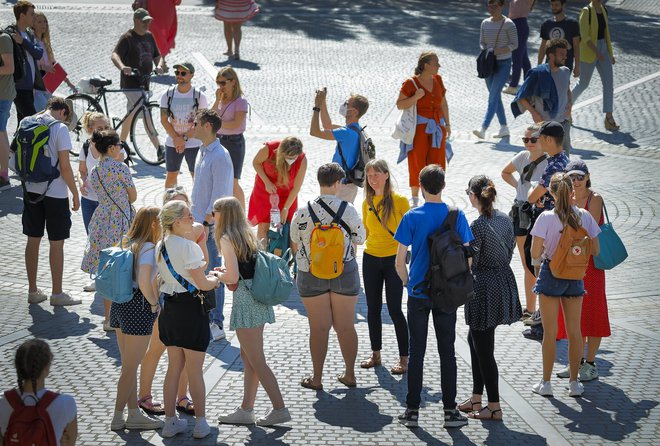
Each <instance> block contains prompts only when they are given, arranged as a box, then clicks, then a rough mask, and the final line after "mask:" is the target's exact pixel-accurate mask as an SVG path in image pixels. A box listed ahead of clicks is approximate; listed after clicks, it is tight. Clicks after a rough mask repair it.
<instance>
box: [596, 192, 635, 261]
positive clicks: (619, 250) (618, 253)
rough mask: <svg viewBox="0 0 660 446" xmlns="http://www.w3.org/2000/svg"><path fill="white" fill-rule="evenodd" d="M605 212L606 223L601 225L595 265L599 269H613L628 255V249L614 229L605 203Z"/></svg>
mask: <svg viewBox="0 0 660 446" xmlns="http://www.w3.org/2000/svg"><path fill="white" fill-rule="evenodd" d="M603 212H605V220H606V221H607V222H606V223H603V224H602V225H601V227H600V231H601V232H600V234H598V244H599V245H600V252H599V253H598V255H597V256H594V266H595V267H596V268H598V269H603V270H607V269H612V268H614V267H615V266H617V265H618V264H620V263H621V262H623V261H624V260H626V258H627V257H628V251H626V247H625V246H624V245H623V242H622V241H621V238H620V237H619V235H618V234H617V233H616V231H615V230H614V227H613V226H612V223H610V217H609V215H607V207H605V203H603Z"/></svg>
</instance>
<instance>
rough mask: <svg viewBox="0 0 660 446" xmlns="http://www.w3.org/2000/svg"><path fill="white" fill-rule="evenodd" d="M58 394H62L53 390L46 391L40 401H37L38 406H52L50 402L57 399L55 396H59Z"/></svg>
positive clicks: (42, 407)
mask: <svg viewBox="0 0 660 446" xmlns="http://www.w3.org/2000/svg"><path fill="white" fill-rule="evenodd" d="M58 396H60V394H59V393H57V392H51V391H50V390H48V391H46V393H45V394H44V396H42V397H41V399H40V400H39V402H38V403H37V407H38V408H39V409H43V410H46V409H48V406H50V404H51V403H52V402H53V401H55V398H57V397H58Z"/></svg>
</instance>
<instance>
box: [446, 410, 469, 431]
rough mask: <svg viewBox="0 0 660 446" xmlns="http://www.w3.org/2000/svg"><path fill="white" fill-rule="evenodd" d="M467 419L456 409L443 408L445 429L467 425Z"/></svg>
mask: <svg viewBox="0 0 660 446" xmlns="http://www.w3.org/2000/svg"><path fill="white" fill-rule="evenodd" d="M467 424H468V419H467V418H466V417H464V416H463V415H461V413H460V412H459V411H458V409H445V425H444V427H445V429H447V428H450V427H462V426H467Z"/></svg>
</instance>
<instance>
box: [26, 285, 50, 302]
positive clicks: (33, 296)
mask: <svg viewBox="0 0 660 446" xmlns="http://www.w3.org/2000/svg"><path fill="white" fill-rule="evenodd" d="M46 299H48V296H46V293H44V292H43V291H41V290H40V289H39V288H37V291H32V292H28V303H29V304H38V303H41V302H43V301H44V300H46Z"/></svg>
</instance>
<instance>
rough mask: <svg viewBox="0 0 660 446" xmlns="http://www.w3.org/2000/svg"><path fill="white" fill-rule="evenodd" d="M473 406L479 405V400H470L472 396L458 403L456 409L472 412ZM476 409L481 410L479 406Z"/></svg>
mask: <svg viewBox="0 0 660 446" xmlns="http://www.w3.org/2000/svg"><path fill="white" fill-rule="evenodd" d="M474 406H481V401H472V398H468V399H466V400H465V401H463V402H462V403H461V404H459V405H458V410H460V411H461V412H466V413H472V412H474V411H475V408H474ZM476 410H481V408H479V409H476Z"/></svg>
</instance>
